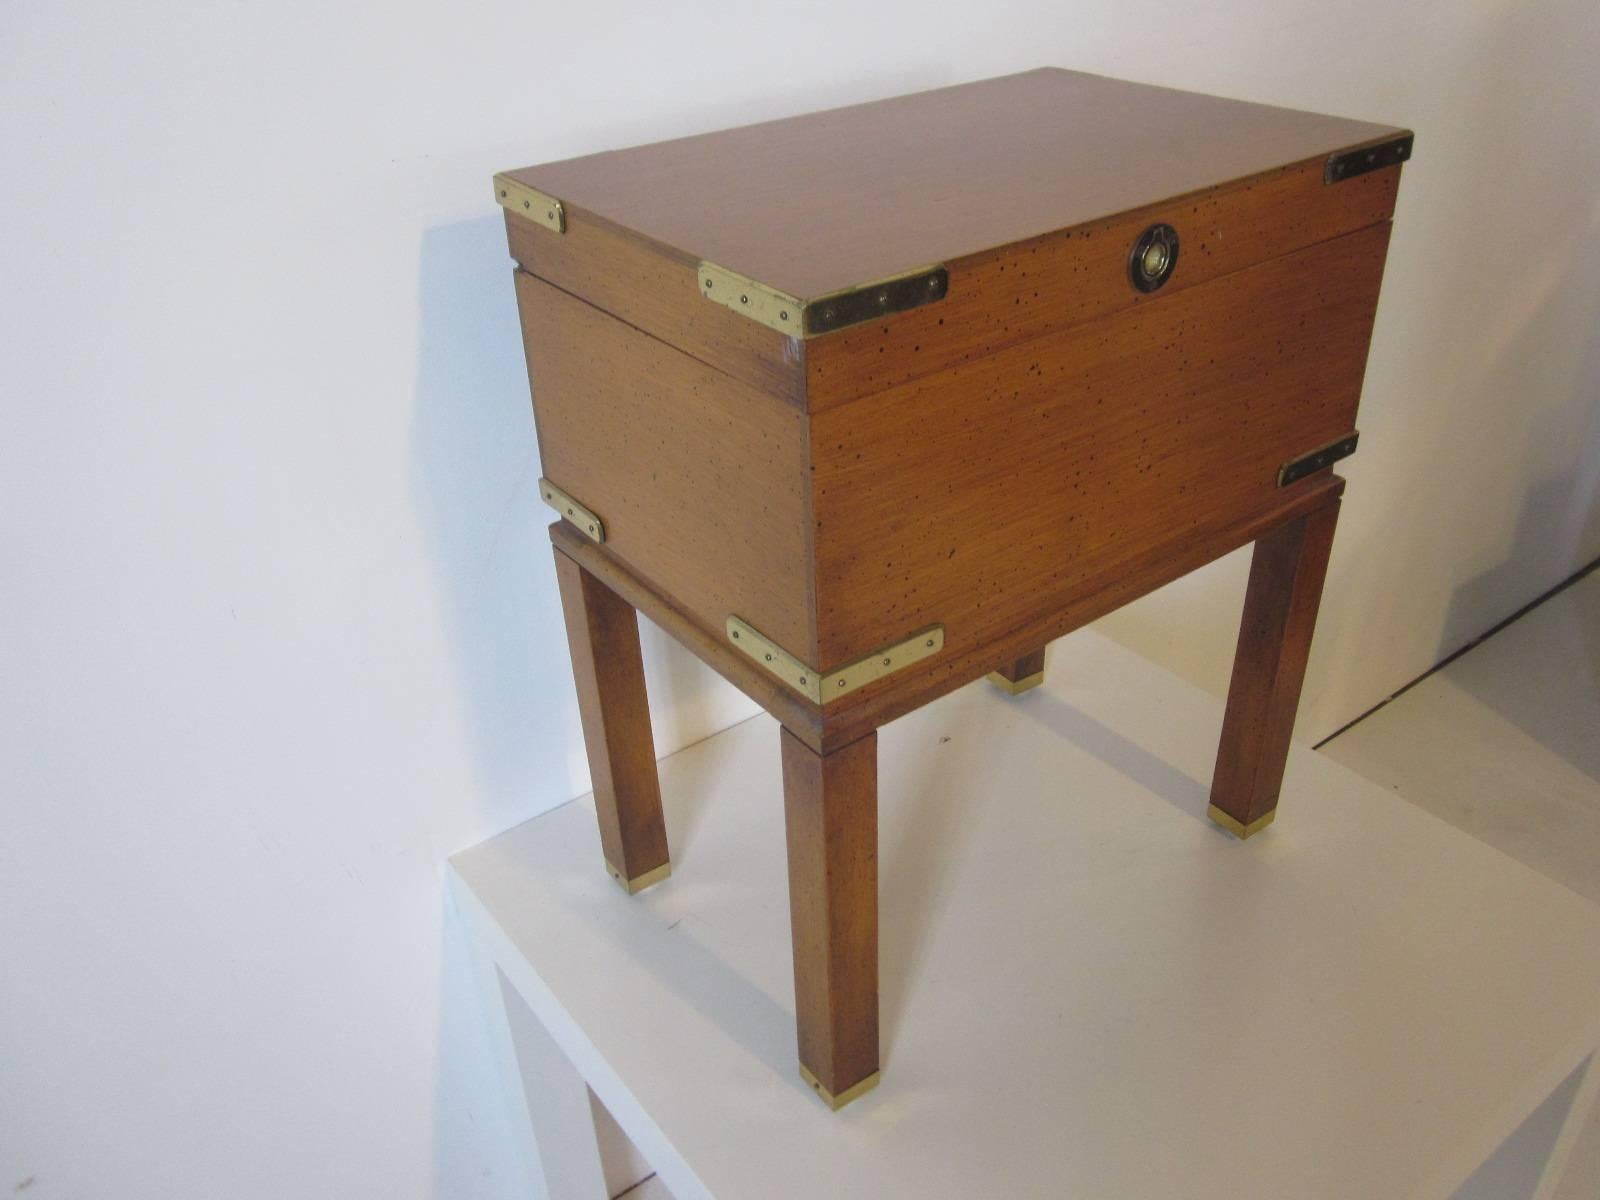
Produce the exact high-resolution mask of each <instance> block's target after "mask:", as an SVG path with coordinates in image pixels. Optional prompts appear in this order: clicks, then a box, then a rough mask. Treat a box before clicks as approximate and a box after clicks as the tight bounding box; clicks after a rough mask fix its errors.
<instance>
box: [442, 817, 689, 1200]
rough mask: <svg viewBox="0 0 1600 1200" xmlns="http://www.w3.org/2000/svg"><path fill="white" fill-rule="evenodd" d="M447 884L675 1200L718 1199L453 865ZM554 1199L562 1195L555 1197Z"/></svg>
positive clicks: (472, 930)
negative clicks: (518, 950) (519, 951)
mask: <svg viewBox="0 0 1600 1200" xmlns="http://www.w3.org/2000/svg"><path fill="white" fill-rule="evenodd" d="M579 799H580V800H581V799H582V797H579ZM576 802H577V801H569V803H576ZM535 819H537V818H535ZM446 888H447V890H448V892H449V895H450V900H451V903H452V904H453V905H454V906H455V909H456V912H457V914H458V915H459V916H460V917H461V918H462V919H463V920H464V921H465V922H466V923H467V927H468V936H469V937H471V938H473V939H474V940H475V941H477V943H478V946H479V948H480V952H487V954H488V955H489V957H490V958H491V959H492V960H493V962H494V964H495V965H496V966H498V967H499V969H500V971H501V972H502V973H503V974H504V975H505V977H506V980H507V981H508V982H509V983H510V984H511V986H512V987H513V988H514V989H515V990H516V992H517V994H518V995H520V996H521V997H522V999H523V1002H524V1003H526V1004H527V1005H528V1007H529V1008H530V1009H531V1010H532V1011H533V1015H534V1016H535V1017H537V1018H538V1020H539V1021H540V1022H541V1023H542V1024H543V1025H544V1027H545V1029H547V1030H548V1031H549V1032H550V1035H551V1037H552V1038H554V1039H555V1040H556V1042H557V1043H558V1044H559V1045H560V1046H561V1047H562V1049H564V1050H565V1051H566V1053H567V1055H568V1057H569V1058H570V1059H571V1060H572V1065H573V1066H574V1067H575V1068H576V1069H577V1071H578V1073H579V1074H580V1075H582V1076H583V1078H584V1080H585V1081H586V1082H587V1083H588V1085H589V1089H590V1091H592V1092H593V1093H594V1094H595V1096H596V1097H597V1098H598V1099H599V1101H600V1103H602V1104H604V1105H605V1106H606V1109H607V1111H608V1112H610V1113H611V1116H612V1119H613V1120H615V1121H616V1123H617V1125H618V1126H619V1127H620V1128H621V1129H622V1132H623V1133H625V1134H627V1135H628V1139H629V1140H630V1141H631V1142H632V1143H633V1144H634V1147H635V1148H636V1149H637V1150H638V1151H639V1153H640V1154H642V1155H643V1156H644V1158H645V1160H646V1161H648V1162H649V1164H650V1166H651V1167H652V1168H654V1170H655V1172H656V1174H657V1175H658V1176H659V1177H660V1178H661V1181H662V1182H663V1183H664V1184H665V1185H666V1186H667V1188H668V1190H670V1191H671V1193H672V1196H673V1200H717V1198H716V1197H715V1196H714V1195H713V1194H712V1193H711V1192H710V1190H709V1189H707V1187H706V1185H705V1184H704V1183H702V1182H701V1180H700V1177H699V1176H698V1175H696V1174H695V1172H694V1170H693V1169H692V1168H691V1167H690V1166H689V1164H688V1162H687V1161H686V1160H685V1159H684V1157H683V1156H682V1155H681V1154H679V1153H678V1151H677V1149H676V1147H674V1146H673V1144H672V1142H671V1140H670V1139H668V1137H667V1136H666V1134H665V1133H663V1132H662V1130H661V1127H660V1126H659V1125H657V1124H656V1122H655V1120H654V1118H652V1117H651V1116H650V1114H649V1112H647V1111H646V1110H645V1108H644V1107H643V1106H642V1105H641V1104H640V1103H639V1102H638V1100H637V1099H635V1097H634V1095H633V1093H632V1091H630V1090H629V1088H628V1086H627V1085H626V1084H625V1083H624V1082H623V1081H622V1078H621V1077H620V1076H619V1075H618V1074H617V1073H616V1072H615V1071H614V1070H612V1068H611V1065H610V1064H609V1063H608V1062H606V1060H605V1058H604V1057H603V1056H602V1055H601V1054H600V1052H599V1050H598V1049H597V1048H596V1047H595V1045H594V1043H593V1042H592V1041H590V1040H589V1037H588V1035H587V1034H585V1033H584V1031H583V1027H582V1026H581V1025H580V1024H579V1023H578V1021H577V1020H575V1019H574V1018H573V1016H572V1014H571V1013H569V1012H567V1010H566V1009H565V1008H564V1007H563V1006H562V1004H561V1002H560V1001H559V1000H557V999H556V997H555V995H554V993H552V992H551V991H550V989H549V988H548V987H546V986H545V982H544V980H542V979H541V978H539V973H538V972H537V971H535V970H534V969H533V965H532V964H531V963H529V962H528V960H527V959H526V958H524V957H523V956H522V955H521V954H520V953H518V952H517V950H516V947H515V946H514V945H513V944H512V942H511V940H510V938H508V937H507V936H506V933H505V930H504V929H502V928H501V927H500V923H499V922H498V921H496V920H495V919H494V917H493V916H492V915H491V914H490V912H489V911H488V909H487V908H485V907H484V905H483V903H482V901H480V900H479V899H478V897H477V894H476V893H474V892H473V890H472V888H471V886H470V885H469V884H468V883H467V882H466V881H465V880H464V879H462V878H461V876H460V875H459V874H458V873H457V872H456V869H455V867H454V865H449V866H447V868H446ZM552 1200H559V1198H555V1197H553V1198H552Z"/></svg>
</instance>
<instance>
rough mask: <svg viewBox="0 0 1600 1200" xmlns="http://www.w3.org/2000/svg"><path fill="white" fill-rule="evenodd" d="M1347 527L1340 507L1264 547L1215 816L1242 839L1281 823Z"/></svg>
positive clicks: (1257, 557)
mask: <svg viewBox="0 0 1600 1200" xmlns="http://www.w3.org/2000/svg"><path fill="white" fill-rule="evenodd" d="M1338 517H1339V501H1338V500H1336V499H1335V500H1333V501H1330V502H1329V503H1328V504H1326V505H1324V506H1322V507H1321V508H1318V509H1316V510H1314V511H1312V512H1310V513H1307V514H1306V515H1305V516H1303V517H1298V518H1296V519H1295V520H1292V521H1287V522H1285V523H1284V524H1282V525H1280V526H1279V527H1278V528H1276V529H1274V530H1272V531H1270V532H1269V533H1266V534H1264V535H1263V536H1262V537H1260V538H1259V539H1257V541H1256V546H1255V554H1254V557H1253V558H1252V559H1251V561H1250V583H1249V586H1248V588H1247V589H1246V592H1245V601H1244V618H1243V620H1242V621H1241V622H1240V626H1239V648H1238V650H1237V652H1236V653H1235V656H1234V660H1233V680H1232V682H1231V683H1230V684H1229V687H1228V707H1227V710H1226V712H1225V713H1224V715H1223V719H1222V743H1221V746H1220V748H1219V749H1218V752H1217V766H1216V773H1215V775H1214V776H1213V777H1212V782H1211V807H1210V809H1209V812H1210V815H1211V818H1212V819H1213V820H1214V821H1216V822H1217V824H1219V825H1221V826H1222V827H1223V828H1224V829H1227V830H1228V831H1229V832H1231V833H1233V834H1234V835H1235V836H1237V837H1240V838H1247V837H1249V836H1251V835H1252V834H1254V833H1257V832H1259V831H1260V830H1262V829H1265V828H1266V827H1267V826H1268V825H1270V824H1271V823H1272V819H1273V817H1274V816H1275V815H1276V814H1277V807H1278V789H1279V788H1280V787H1281V786H1282V784H1283V769H1284V765H1285V763H1286V762H1287V761H1288V757H1289V737H1290V734H1292V733H1293V732H1294V718H1295V712H1296V710H1297V709H1298V708H1299V705H1300V686H1301V684H1302V683H1303V682H1304V681H1305V673H1306V660H1307V659H1308V658H1309V657H1310V654H1311V634H1312V631H1313V630H1314V629H1315V627H1316V623H1317V606H1318V604H1319V602H1320V601H1321V598H1322V581H1323V579H1324V577H1325V576H1326V575H1327V571H1328V555H1329V553H1330V551H1331V550H1332V549H1333V530H1334V525H1335V523H1336V522H1337V521H1338Z"/></svg>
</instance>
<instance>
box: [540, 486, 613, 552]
mask: <svg viewBox="0 0 1600 1200" xmlns="http://www.w3.org/2000/svg"><path fill="white" fill-rule="evenodd" d="M539 497H540V499H542V500H543V501H544V502H545V503H546V504H548V505H549V506H550V507H551V508H553V509H555V510H556V511H557V512H558V513H560V514H561V515H562V516H563V517H565V518H566V519H567V520H568V521H570V522H572V525H573V528H575V529H576V530H577V531H578V532H579V533H581V534H584V535H586V536H587V537H588V538H590V539H591V540H592V541H596V542H603V541H605V540H606V526H605V522H604V521H602V520H601V519H600V518H599V517H597V516H595V514H594V513H593V512H591V511H590V510H589V509H587V508H585V507H584V506H583V505H582V504H579V503H578V502H577V501H576V500H574V499H573V498H572V497H571V496H570V495H568V494H567V493H566V492H564V491H562V490H561V489H560V488H558V487H557V486H556V485H555V484H553V483H551V482H550V481H549V480H548V479H541V480H539Z"/></svg>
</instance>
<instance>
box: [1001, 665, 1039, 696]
mask: <svg viewBox="0 0 1600 1200" xmlns="http://www.w3.org/2000/svg"><path fill="white" fill-rule="evenodd" d="M989 682H990V683H992V684H994V685H995V687H997V688H999V689H1000V690H1001V691H1002V692H1009V693H1011V695H1013V696H1020V695H1022V693H1023V692H1031V691H1033V689H1034V688H1036V687H1038V686H1039V685H1040V684H1041V683H1043V682H1044V672H1043V671H1035V672H1034V673H1033V674H1032V675H1024V676H1023V677H1022V678H1021V679H1017V680H1011V679H1007V678H1006V677H1005V676H1004V675H1002V674H1000V672H999V671H990V672H989Z"/></svg>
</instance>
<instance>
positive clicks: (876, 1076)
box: [800, 1063, 883, 1112]
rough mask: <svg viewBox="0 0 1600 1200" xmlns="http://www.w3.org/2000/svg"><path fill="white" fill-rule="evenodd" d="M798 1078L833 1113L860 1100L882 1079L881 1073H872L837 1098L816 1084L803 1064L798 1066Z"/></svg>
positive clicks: (818, 1083) (815, 1079)
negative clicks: (803, 1081)
mask: <svg viewBox="0 0 1600 1200" xmlns="http://www.w3.org/2000/svg"><path fill="white" fill-rule="evenodd" d="M800 1078H801V1079H804V1080H805V1081H806V1083H808V1084H809V1085H810V1086H811V1090H812V1091H813V1092H815V1093H816V1094H817V1095H819V1096H821V1097H822V1102H823V1103H824V1104H826V1105H827V1106H828V1107H829V1108H831V1109H833V1111H834V1112H838V1111H839V1110H840V1109H841V1108H843V1107H844V1106H845V1105H846V1104H849V1103H850V1101H852V1100H858V1099H860V1098H861V1097H862V1096H865V1095H866V1094H867V1093H868V1092H870V1091H871V1090H872V1089H873V1088H875V1087H877V1086H878V1080H880V1079H882V1078H883V1072H882V1071H874V1072H873V1073H872V1074H871V1075H868V1076H867V1077H866V1078H865V1079H863V1080H862V1081H861V1082H860V1083H858V1084H856V1085H855V1086H853V1087H847V1088H845V1090H844V1091H842V1092H840V1093H839V1094H838V1095H837V1096H835V1095H834V1094H833V1093H832V1092H830V1091H829V1090H828V1089H827V1088H825V1087H823V1086H822V1084H821V1083H820V1082H818V1080H817V1077H816V1076H815V1075H813V1074H812V1073H811V1072H810V1071H808V1070H806V1068H805V1064H804V1063H801V1064H800Z"/></svg>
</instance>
